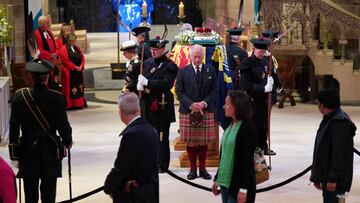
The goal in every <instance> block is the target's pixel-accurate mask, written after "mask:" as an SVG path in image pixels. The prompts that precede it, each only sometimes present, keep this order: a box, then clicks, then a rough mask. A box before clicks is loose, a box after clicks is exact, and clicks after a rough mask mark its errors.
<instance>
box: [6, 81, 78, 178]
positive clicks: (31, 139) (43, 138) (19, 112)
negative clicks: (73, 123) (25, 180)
mask: <svg viewBox="0 0 360 203" xmlns="http://www.w3.org/2000/svg"><path fill="white" fill-rule="evenodd" d="M21 90H22V89H20V90H18V91H16V92H15V94H14V97H13V99H12V108H11V118H10V144H19V143H20V157H19V172H18V176H19V177H36V178H39V177H50V178H54V177H61V161H60V160H57V158H56V149H57V146H56V144H55V143H54V141H53V139H52V138H50V137H49V136H48V135H46V134H44V131H43V129H42V128H41V126H40V125H39V124H38V122H37V120H36V119H35V117H34V116H33V114H32V113H31V111H30V110H29V108H28V106H27V105H26V104H25V101H24V99H23V97H22V93H21ZM30 92H31V95H32V97H33V98H34V100H35V102H36V103H37V105H38V107H39V108H40V111H41V112H42V114H43V115H44V117H45V119H46V121H47V122H48V124H49V125H50V128H51V133H52V134H55V133H56V132H58V133H59V135H60V137H61V139H62V142H63V143H64V145H65V146H67V147H68V146H70V144H71V143H72V136H71V133H72V129H71V127H70V124H69V121H68V118H67V115H66V101H65V98H64V96H63V95H62V93H60V92H57V91H54V90H50V89H47V88H46V87H45V86H44V85H41V86H36V87H34V88H31V89H30ZM20 129H21V132H22V133H21V137H20Z"/></svg>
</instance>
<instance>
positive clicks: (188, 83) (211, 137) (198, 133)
mask: <svg viewBox="0 0 360 203" xmlns="http://www.w3.org/2000/svg"><path fill="white" fill-rule="evenodd" d="M203 58H204V51H203V47H202V46H201V45H193V46H191V48H190V59H191V64H190V65H188V66H186V67H185V68H182V69H180V71H179V73H178V75H177V79H176V88H175V90H176V95H177V96H178V98H179V100H180V108H179V112H180V119H179V120H180V138H181V140H182V141H183V142H185V143H187V147H186V151H187V153H188V155H189V160H190V173H189V175H188V176H187V178H188V179H189V180H193V179H195V178H196V177H198V176H197V166H196V160H197V156H199V175H200V176H201V177H203V178H204V179H211V176H210V174H209V173H208V172H207V171H206V169H205V160H206V153H207V144H209V143H213V142H215V139H216V135H215V133H216V130H215V118H214V111H215V99H216V94H217V79H216V72H215V69H214V68H213V67H211V66H208V65H206V64H203V63H202V61H203ZM196 114H198V115H202V116H200V120H199V122H202V124H201V125H197V124H196V123H193V120H192V119H191V117H193V116H194V115H196ZM195 122H197V121H195Z"/></svg>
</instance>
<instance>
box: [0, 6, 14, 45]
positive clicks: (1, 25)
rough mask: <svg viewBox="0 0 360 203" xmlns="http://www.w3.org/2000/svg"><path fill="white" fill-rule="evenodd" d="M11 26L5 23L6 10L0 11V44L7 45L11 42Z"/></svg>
mask: <svg viewBox="0 0 360 203" xmlns="http://www.w3.org/2000/svg"><path fill="white" fill-rule="evenodd" d="M12 29H13V26H12V25H10V24H9V23H8V22H7V10H6V8H1V9H0V43H7V42H10V41H11V31H12Z"/></svg>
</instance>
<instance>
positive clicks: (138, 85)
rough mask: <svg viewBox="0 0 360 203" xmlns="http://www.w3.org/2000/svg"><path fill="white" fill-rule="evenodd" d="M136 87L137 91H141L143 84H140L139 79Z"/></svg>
mask: <svg viewBox="0 0 360 203" xmlns="http://www.w3.org/2000/svg"><path fill="white" fill-rule="evenodd" d="M136 89H137V90H138V91H143V90H144V85H142V84H140V81H138V83H137V85H136Z"/></svg>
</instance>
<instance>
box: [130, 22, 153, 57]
mask: <svg viewBox="0 0 360 203" xmlns="http://www.w3.org/2000/svg"><path fill="white" fill-rule="evenodd" d="M149 31H150V27H148V26H138V27H136V28H134V29H132V30H131V34H132V35H134V36H135V37H136V41H137V53H138V56H139V60H140V61H142V58H141V56H142V46H143V45H144V60H143V61H145V60H146V59H148V58H150V57H151V52H150V46H149V44H148V43H147V41H148V39H149V37H148V36H149Z"/></svg>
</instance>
